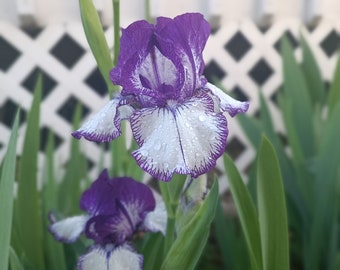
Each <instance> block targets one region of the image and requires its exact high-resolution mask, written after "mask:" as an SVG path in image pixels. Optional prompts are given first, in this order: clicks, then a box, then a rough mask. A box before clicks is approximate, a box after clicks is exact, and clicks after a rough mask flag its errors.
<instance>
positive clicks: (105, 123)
mask: <svg viewBox="0 0 340 270" xmlns="http://www.w3.org/2000/svg"><path fill="white" fill-rule="evenodd" d="M119 102H120V100H119V99H118V98H116V99H112V100H111V101H110V102H108V103H107V104H106V105H105V106H104V107H103V108H102V109H101V110H100V111H99V112H97V113H96V114H95V115H94V116H92V118H90V119H89V120H88V121H87V122H85V124H84V125H83V126H82V127H81V128H80V129H78V130H77V131H74V132H73V133H72V136H73V137H75V138H76V139H80V138H81V137H84V138H85V139H87V140H89V141H95V142H109V141H112V140H113V139H115V138H117V137H118V136H120V134H121V128H120V122H121V118H120V115H119V112H118V106H119Z"/></svg>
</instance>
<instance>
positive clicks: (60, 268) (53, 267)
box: [42, 132, 66, 270]
mask: <svg viewBox="0 0 340 270" xmlns="http://www.w3.org/2000/svg"><path fill="white" fill-rule="evenodd" d="M54 148H55V147H54V134H53V133H52V132H50V133H49V134H48V141H47V149H46V151H45V152H46V153H45V154H46V159H45V164H44V175H43V189H42V197H43V224H44V227H45V228H48V226H49V222H48V214H49V213H50V211H53V210H55V209H57V208H58V188H59V187H58V185H57V181H56V177H55V170H54V150H55V149H54ZM44 246H45V260H46V264H47V265H48V266H49V269H50V270H64V269H66V263H65V256H64V249H63V245H62V243H60V242H58V241H56V240H55V239H54V237H53V236H52V234H51V233H50V232H49V231H48V230H44Z"/></svg>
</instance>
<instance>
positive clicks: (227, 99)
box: [205, 83, 249, 116]
mask: <svg viewBox="0 0 340 270" xmlns="http://www.w3.org/2000/svg"><path fill="white" fill-rule="evenodd" d="M205 87H206V88H207V89H209V90H210V91H211V92H212V93H213V94H214V95H215V96H217V97H218V98H219V99H220V110H221V111H223V112H228V113H229V115H230V116H235V115H236V114H238V113H244V112H246V111H247V110H248V108H249V102H242V101H238V100H236V99H234V98H232V97H231V96H229V95H227V94H226V93H224V92H223V91H222V90H221V89H220V88H218V87H216V86H215V85H213V84H211V83H207V84H206V86H205Z"/></svg>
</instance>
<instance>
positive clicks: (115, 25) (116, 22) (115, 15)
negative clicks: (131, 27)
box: [112, 0, 120, 66]
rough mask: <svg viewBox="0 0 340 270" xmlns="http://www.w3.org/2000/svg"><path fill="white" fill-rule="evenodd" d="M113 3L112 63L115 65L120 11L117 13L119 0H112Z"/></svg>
mask: <svg viewBox="0 0 340 270" xmlns="http://www.w3.org/2000/svg"><path fill="white" fill-rule="evenodd" d="M112 4H113V35H114V36H113V41H114V46H113V48H114V51H113V65H114V66H116V65H117V61H118V54H119V48H120V13H119V9H120V8H119V0H112Z"/></svg>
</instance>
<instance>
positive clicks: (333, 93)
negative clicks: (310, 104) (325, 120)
mask: <svg viewBox="0 0 340 270" xmlns="http://www.w3.org/2000/svg"><path fill="white" fill-rule="evenodd" d="M338 102H340V55H339V57H338V61H337V64H336V68H335V72H334V75H333V81H332V85H331V88H330V90H329V95H328V106H329V112H330V113H331V112H332V111H333V109H334V107H335V105H336V103H338Z"/></svg>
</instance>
